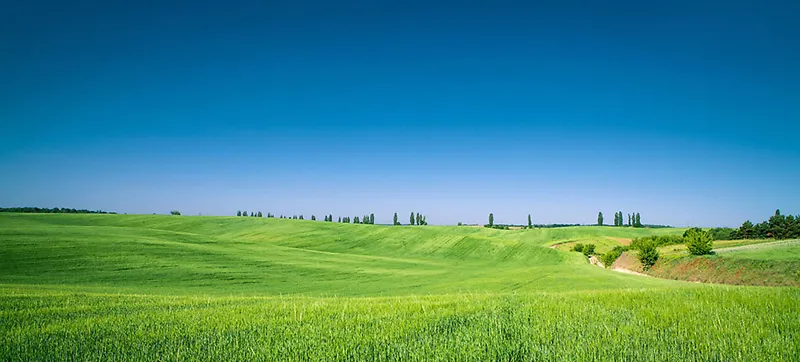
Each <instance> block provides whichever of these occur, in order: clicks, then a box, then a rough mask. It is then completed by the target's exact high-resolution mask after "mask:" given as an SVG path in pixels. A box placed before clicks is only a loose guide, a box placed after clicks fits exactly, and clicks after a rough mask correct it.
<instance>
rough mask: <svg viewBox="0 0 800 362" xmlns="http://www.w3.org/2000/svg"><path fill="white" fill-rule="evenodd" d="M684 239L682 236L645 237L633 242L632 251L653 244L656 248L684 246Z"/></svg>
mask: <svg viewBox="0 0 800 362" xmlns="http://www.w3.org/2000/svg"><path fill="white" fill-rule="evenodd" d="M683 243H684V238H683V237H682V236H680V235H660V236H645V237H641V238H635V239H633V240H631V245H630V248H631V249H635V250H639V248H640V246H641V245H643V244H653V245H655V246H656V247H659V246H666V245H676V244H683Z"/></svg>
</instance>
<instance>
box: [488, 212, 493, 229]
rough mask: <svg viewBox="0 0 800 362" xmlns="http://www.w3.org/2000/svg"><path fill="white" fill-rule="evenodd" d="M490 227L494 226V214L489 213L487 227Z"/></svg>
mask: <svg viewBox="0 0 800 362" xmlns="http://www.w3.org/2000/svg"><path fill="white" fill-rule="evenodd" d="M492 226H494V214H493V213H491V212H490V213H489V227H492Z"/></svg>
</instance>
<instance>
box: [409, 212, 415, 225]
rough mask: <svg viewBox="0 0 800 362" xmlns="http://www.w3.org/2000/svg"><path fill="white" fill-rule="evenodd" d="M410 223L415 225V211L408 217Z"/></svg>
mask: <svg viewBox="0 0 800 362" xmlns="http://www.w3.org/2000/svg"><path fill="white" fill-rule="evenodd" d="M408 224H409V225H411V226H414V213H413V212H412V213H411V216H410V217H409V219H408Z"/></svg>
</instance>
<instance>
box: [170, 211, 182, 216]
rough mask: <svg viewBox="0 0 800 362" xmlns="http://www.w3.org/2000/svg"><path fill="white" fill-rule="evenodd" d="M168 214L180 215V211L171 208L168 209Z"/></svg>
mask: <svg viewBox="0 0 800 362" xmlns="http://www.w3.org/2000/svg"><path fill="white" fill-rule="evenodd" d="M169 214H170V215H177V216H180V215H181V212H180V211H178V210H172V211H170V212H169Z"/></svg>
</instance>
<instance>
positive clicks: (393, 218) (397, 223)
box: [392, 213, 400, 226]
mask: <svg viewBox="0 0 800 362" xmlns="http://www.w3.org/2000/svg"><path fill="white" fill-rule="evenodd" d="M392 225H395V226H397V225H400V222H399V221H397V213H394V217H392Z"/></svg>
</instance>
